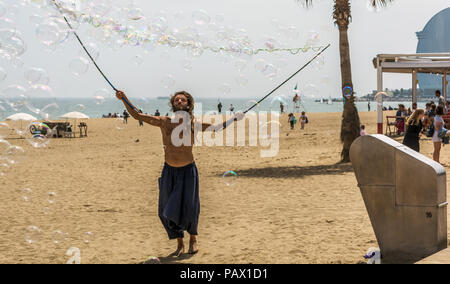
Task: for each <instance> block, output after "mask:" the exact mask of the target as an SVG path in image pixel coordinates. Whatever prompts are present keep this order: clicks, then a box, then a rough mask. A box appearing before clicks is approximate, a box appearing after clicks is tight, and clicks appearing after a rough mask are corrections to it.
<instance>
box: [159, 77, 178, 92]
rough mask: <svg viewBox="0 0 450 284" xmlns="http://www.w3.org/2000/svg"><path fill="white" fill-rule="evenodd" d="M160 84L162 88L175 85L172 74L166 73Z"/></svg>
mask: <svg viewBox="0 0 450 284" xmlns="http://www.w3.org/2000/svg"><path fill="white" fill-rule="evenodd" d="M161 84H162V85H163V87H164V88H166V89H168V88H170V87H172V86H173V85H175V80H174V79H173V77H172V75H166V76H164V77H163V78H162V79H161Z"/></svg>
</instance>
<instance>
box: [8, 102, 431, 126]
mask: <svg viewBox="0 0 450 284" xmlns="http://www.w3.org/2000/svg"><path fill="white" fill-rule="evenodd" d="M130 101H131V102H132V103H133V104H134V105H135V106H136V107H138V108H139V109H141V110H142V111H143V112H144V113H147V114H154V113H155V112H156V110H158V111H159V113H160V114H161V115H165V114H166V113H169V114H170V113H171V111H170V108H169V100H168V98H166V99H158V98H130ZM219 101H220V102H221V103H222V113H224V112H226V111H228V110H229V109H230V106H231V104H232V105H233V106H234V111H235V112H236V111H244V110H247V109H248V108H250V107H251V106H253V105H254V104H255V103H256V100H255V99H251V98H227V99H217V98H216V99H210V98H197V99H195V109H194V113H195V114H197V115H199V114H200V113H202V114H206V113H212V112H216V113H217V112H218V109H217V105H218V103H219ZM28 102H29V103H28V105H29V106H30V105H31V106H32V107H26V106H25V105H22V106H20V107H17V108H16V109H15V110H14V109H12V108H11V107H10V106H9V105H8V104H6V103H5V102H0V106H1V107H2V108H0V119H2V120H4V119H5V118H6V117H8V116H10V115H12V114H14V113H18V112H24V113H29V114H31V115H33V116H35V117H37V118H38V119H41V118H42V117H40V116H39V112H37V113H36V110H39V109H44V108H46V107H47V109H48V110H49V111H48V113H50V114H51V115H50V119H53V120H55V119H58V118H59V116H61V115H63V114H65V113H68V112H72V111H78V112H82V113H84V114H86V115H88V116H89V117H90V118H101V117H102V116H103V115H108V114H109V113H111V114H112V113H120V114H122V113H123V111H124V110H125V106H124V105H123V103H121V102H120V101H118V100H117V99H115V98H108V99H105V100H100V101H99V100H95V99H93V98H58V99H55V100H44V99H36V100H29V101H28ZM280 102H282V103H283V105H284V112H287V113H289V112H295V113H298V112H301V111H305V112H307V113H308V112H310V113H320V112H324V113H329V112H342V111H343V103H342V102H333V103H332V104H327V103H318V102H315V98H307V99H304V100H302V101H301V103H300V104H297V105H294V103H293V102H292V98H286V97H273V98H270V97H269V98H267V99H266V100H264V101H262V102H261V103H260V104H258V105H257V106H255V107H254V108H253V109H252V111H255V112H260V111H266V112H270V111H276V112H279V111H280ZM425 103H426V102H419V103H418V107H419V108H424V107H425ZM355 104H356V107H357V109H358V111H360V112H366V111H369V105H370V111H376V109H377V103H376V102H374V101H371V102H370V103H369V104H368V102H367V101H359V102H356V103H355ZM398 104H404V105H405V106H406V107H407V108H408V107H410V106H411V102H404V101H403V102H402V101H398V102H397V101H385V102H384V103H383V106H384V107H387V108H389V107H392V108H396V107H398ZM49 105H50V107H48V106H49ZM32 110H34V111H32Z"/></svg>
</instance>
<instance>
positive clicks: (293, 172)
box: [238, 163, 353, 178]
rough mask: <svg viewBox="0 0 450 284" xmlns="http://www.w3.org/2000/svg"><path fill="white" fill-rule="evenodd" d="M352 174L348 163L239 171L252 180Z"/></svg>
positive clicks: (241, 175)
mask: <svg viewBox="0 0 450 284" xmlns="http://www.w3.org/2000/svg"><path fill="white" fill-rule="evenodd" d="M348 172H353V168H352V166H351V164H349V163H338V164H333V165H318V166H302V167H301V166H290V167H266V168H251V169H244V170H239V172H238V174H239V176H240V177H253V178H302V177H306V176H314V175H340V174H343V173H348Z"/></svg>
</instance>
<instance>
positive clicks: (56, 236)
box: [52, 230, 65, 245]
mask: <svg viewBox="0 0 450 284" xmlns="http://www.w3.org/2000/svg"><path fill="white" fill-rule="evenodd" d="M64 239H65V234H64V233H63V232H61V231H60V230H56V231H54V232H53V236H52V241H53V243H54V244H55V245H57V244H60V243H62V242H63V241H64Z"/></svg>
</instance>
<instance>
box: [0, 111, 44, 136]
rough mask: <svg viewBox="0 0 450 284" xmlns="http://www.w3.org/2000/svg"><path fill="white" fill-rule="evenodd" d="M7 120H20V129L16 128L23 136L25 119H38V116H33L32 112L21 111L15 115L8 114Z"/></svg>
mask: <svg viewBox="0 0 450 284" xmlns="http://www.w3.org/2000/svg"><path fill="white" fill-rule="evenodd" d="M6 120H12V121H20V129H16V132H17V134H19V135H20V136H22V135H23V134H24V133H25V130H24V129H23V125H22V122H23V121H36V120H38V119H37V118H36V117H34V116H32V115H31V114H28V113H23V112H19V113H15V114H13V115H10V116H8V117H7V118H6Z"/></svg>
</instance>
